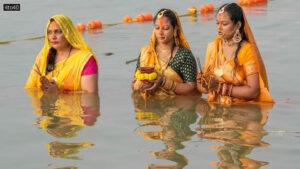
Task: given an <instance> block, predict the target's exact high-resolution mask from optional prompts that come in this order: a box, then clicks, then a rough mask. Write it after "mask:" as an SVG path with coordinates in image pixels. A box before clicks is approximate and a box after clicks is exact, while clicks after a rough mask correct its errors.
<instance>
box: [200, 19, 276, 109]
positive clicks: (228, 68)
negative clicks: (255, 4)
mask: <svg viewBox="0 0 300 169" xmlns="http://www.w3.org/2000/svg"><path fill="white" fill-rule="evenodd" d="M243 15H244V20H245V26H244V31H245V34H246V37H247V39H248V41H249V42H248V43H247V44H245V45H244V46H242V48H241V49H240V51H239V53H238V55H237V59H238V63H239V65H238V66H235V63H234V60H232V61H227V60H226V59H225V57H224V55H223V52H222V40H221V38H219V37H218V38H216V39H215V41H214V42H212V43H209V44H208V46H207V51H206V59H205V63H204V66H203V72H204V73H208V74H212V75H213V76H214V77H215V78H216V79H217V80H218V81H220V82H227V83H231V84H233V85H234V86H243V85H246V84H247V80H246V78H247V76H249V75H252V74H255V73H258V74H259V86H260V95H259V97H258V98H257V99H255V100H253V101H258V102H274V101H273V99H272V97H271V95H270V93H269V85H268V78H267V73H266V69H265V66H264V63H263V60H262V58H261V55H260V52H259V50H258V48H257V46H256V42H255V39H254V36H253V34H252V32H251V29H250V27H249V24H248V22H247V19H246V17H245V14H244V13H243ZM220 70H221V71H222V73H221V74H219V73H218V71H220ZM208 101H210V102H218V103H221V104H231V103H232V102H240V101H245V100H242V99H238V98H232V97H229V96H222V95H219V94H217V93H216V92H215V91H209V94H208Z"/></svg>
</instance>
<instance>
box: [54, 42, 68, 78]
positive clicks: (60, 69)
mask: <svg viewBox="0 0 300 169" xmlns="http://www.w3.org/2000/svg"><path fill="white" fill-rule="evenodd" d="M72 49H73V47H72V46H71V47H70V50H69V54H68V57H67V58H66V59H65V60H64V62H63V64H62V66H61V67H60V68H59V71H58V72H57V74H56V76H54V70H53V71H52V79H53V80H54V81H55V82H57V77H58V75H59V74H60V72H61V71H62V69H63V67H64V66H65V63H66V62H67V60H68V59H69V57H70V54H71V51H72Z"/></svg>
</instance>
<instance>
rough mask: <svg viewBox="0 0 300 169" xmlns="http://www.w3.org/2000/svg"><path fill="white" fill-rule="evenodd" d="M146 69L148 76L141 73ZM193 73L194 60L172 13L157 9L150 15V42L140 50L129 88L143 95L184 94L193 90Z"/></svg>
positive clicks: (194, 83)
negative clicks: (148, 72) (152, 25)
mask: <svg viewBox="0 0 300 169" xmlns="http://www.w3.org/2000/svg"><path fill="white" fill-rule="evenodd" d="M145 67H146V68H145ZM147 68H148V69H150V71H152V75H153V76H152V75H151V77H150V79H149V78H147V77H145V76H143V75H141V74H143V72H144V71H146V72H147V70H144V69H147ZM151 69H152V70H151ZM196 76H197V65H196V61H195V58H194V56H193V54H192V52H191V50H190V47H189V45H188V43H187V41H186V39H185V37H184V35H183V32H182V28H181V24H180V20H179V18H178V16H177V14H176V12H175V11H173V10H170V9H161V10H160V11H158V13H157V14H156V15H155V17H154V29H153V33H152V36H151V38H150V44H149V45H147V46H144V47H142V49H141V53H140V56H139V59H138V63H137V72H136V74H135V77H134V79H133V81H132V88H133V90H134V91H141V89H142V92H144V93H146V95H147V94H153V95H154V94H155V95H174V94H178V95H188V94H192V93H194V92H195V91H196V90H195V89H196ZM144 80H150V81H148V82H150V83H148V82H147V83H144V82H145V81H144Z"/></svg>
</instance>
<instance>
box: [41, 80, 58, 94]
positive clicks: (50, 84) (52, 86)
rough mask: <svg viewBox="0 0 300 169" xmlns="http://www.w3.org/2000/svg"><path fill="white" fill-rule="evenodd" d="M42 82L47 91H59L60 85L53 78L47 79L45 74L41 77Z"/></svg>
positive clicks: (43, 88) (44, 89) (43, 89)
mask: <svg viewBox="0 0 300 169" xmlns="http://www.w3.org/2000/svg"><path fill="white" fill-rule="evenodd" d="M40 82H41V84H42V86H41V89H42V91H43V92H45V93H58V87H57V84H56V82H55V81H54V80H53V79H50V80H49V79H47V78H46V77H45V76H41V77H40Z"/></svg>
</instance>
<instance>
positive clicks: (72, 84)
mask: <svg viewBox="0 0 300 169" xmlns="http://www.w3.org/2000/svg"><path fill="white" fill-rule="evenodd" d="M32 88H36V89H41V90H42V91H43V92H45V93H59V92H66V91H83V92H89V93H90V92H97V91H98V63H97V58H96V57H95V56H94V54H93V53H92V51H91V49H90V48H89V47H88V46H87V45H86V43H85V42H84V39H83V37H82V36H81V35H80V33H79V32H78V31H77V29H76V28H75V26H74V25H73V23H72V21H71V19H70V18H68V17H67V16H65V15H54V16H52V17H51V18H50V19H49V21H48V24H47V27H46V35H45V45H44V47H43V48H42V50H41V51H40V53H39V55H38V56H37V58H36V60H35V63H34V65H33V67H32V70H31V73H30V76H29V78H28V81H27V84H26V86H25V89H32Z"/></svg>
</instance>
